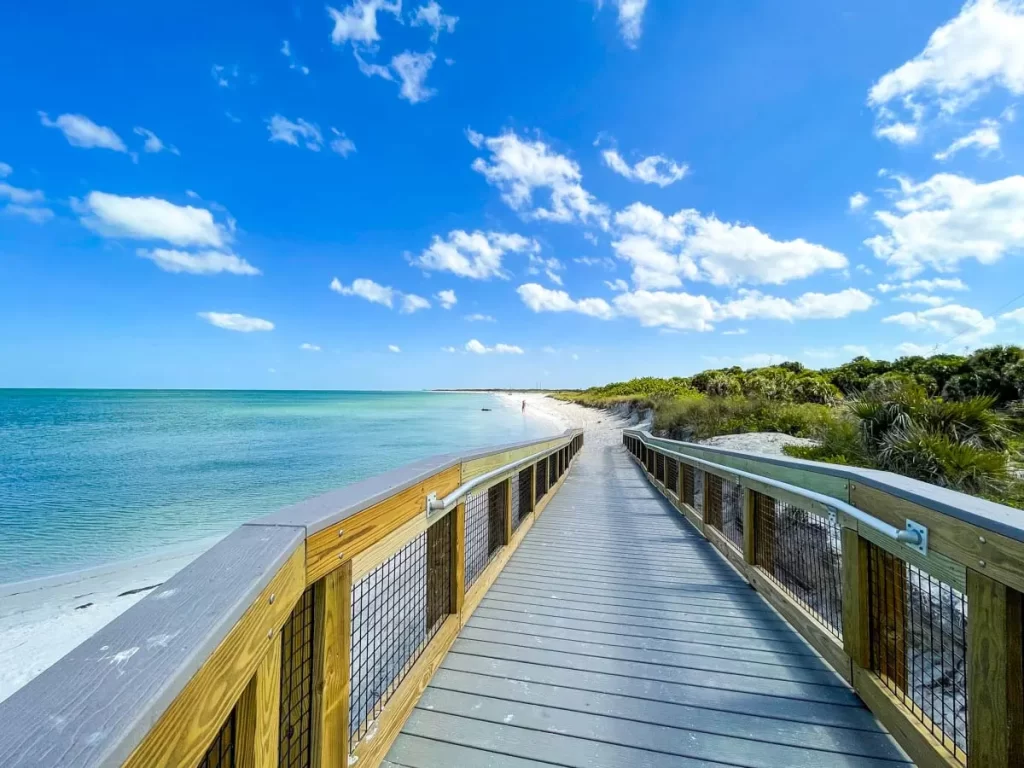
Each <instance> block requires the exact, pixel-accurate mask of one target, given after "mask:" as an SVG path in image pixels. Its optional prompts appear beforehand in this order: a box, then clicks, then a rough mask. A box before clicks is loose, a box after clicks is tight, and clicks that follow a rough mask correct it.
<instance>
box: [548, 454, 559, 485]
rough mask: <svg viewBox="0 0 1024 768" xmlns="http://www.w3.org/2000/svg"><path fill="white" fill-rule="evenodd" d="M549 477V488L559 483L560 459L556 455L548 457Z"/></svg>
mask: <svg viewBox="0 0 1024 768" xmlns="http://www.w3.org/2000/svg"><path fill="white" fill-rule="evenodd" d="M548 477H549V478H550V480H548V484H549V487H550V486H552V485H554V484H555V483H556V482H558V457H557V456H555V455H554V454H551V456H550V457H548Z"/></svg>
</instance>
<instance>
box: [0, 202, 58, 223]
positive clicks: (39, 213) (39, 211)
mask: <svg viewBox="0 0 1024 768" xmlns="http://www.w3.org/2000/svg"><path fill="white" fill-rule="evenodd" d="M0 210H2V212H3V213H6V214H7V215H9V216H20V217H21V218H23V219H28V220H29V221H31V222H32V223H33V224H45V223H46V222H48V221H49V220H50V219H52V218H53V217H54V213H53V211H51V210H50V209H49V208H44V207H39V206H31V205H19V204H18V203H10V204H9V205H5V206H4V207H3V209H0Z"/></svg>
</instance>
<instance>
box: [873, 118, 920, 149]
mask: <svg viewBox="0 0 1024 768" xmlns="http://www.w3.org/2000/svg"><path fill="white" fill-rule="evenodd" d="M875 136H877V137H878V138H880V139H888V140H889V141H891V142H892V143H894V144H913V143H914V142H915V141H917V140H918V139H919V138H920V136H921V129H920V126H918V125H917V124H915V123H903V122H899V121H897V122H895V123H890V124H889V125H883V126H878V127H876V128H875Z"/></svg>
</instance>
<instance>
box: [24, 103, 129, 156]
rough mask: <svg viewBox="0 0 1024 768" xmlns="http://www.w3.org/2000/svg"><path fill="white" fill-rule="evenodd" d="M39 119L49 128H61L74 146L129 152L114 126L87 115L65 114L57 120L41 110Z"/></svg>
mask: <svg viewBox="0 0 1024 768" xmlns="http://www.w3.org/2000/svg"><path fill="white" fill-rule="evenodd" d="M39 119H40V121H41V122H42V124H43V125H45V126H46V127H47V128H57V129H59V130H60V131H61V132H62V133H63V134H64V138H65V139H67V140H68V143H69V144H70V145H71V146H73V147H83V148H85V149H110V150H113V151H114V152H124V153H127V152H128V147H126V146H125V143H124V142H123V141H121V137H120V136H118V135H117V134H116V133H115V132H114V130H113V129H112V128H107V127H106V126H104V125H97V124H96V123H94V122H93V121H92V120H90V119H89V118H88V117H86V116H85V115H70V114H65V115H60V116H58V117H57V119H56V120H51V119H50V117H49V116H48V115H47V114H46V113H45V112H40V113H39Z"/></svg>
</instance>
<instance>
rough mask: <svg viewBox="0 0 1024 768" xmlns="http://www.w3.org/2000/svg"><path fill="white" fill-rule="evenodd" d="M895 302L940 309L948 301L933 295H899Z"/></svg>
mask: <svg viewBox="0 0 1024 768" xmlns="http://www.w3.org/2000/svg"><path fill="white" fill-rule="evenodd" d="M896 301H909V302H910V303H911V304H927V305H928V306H929V307H941V306H942V305H943V304H946V303H948V302H949V301H950V300H949V299H947V298H945V297H943V296H936V295H935V294H933V293H901V294H900V295H899V296H897V297H896Z"/></svg>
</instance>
